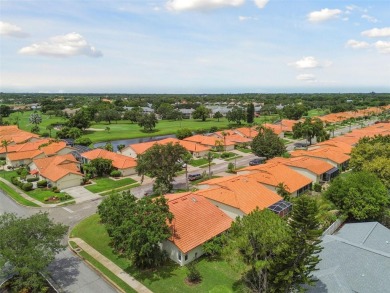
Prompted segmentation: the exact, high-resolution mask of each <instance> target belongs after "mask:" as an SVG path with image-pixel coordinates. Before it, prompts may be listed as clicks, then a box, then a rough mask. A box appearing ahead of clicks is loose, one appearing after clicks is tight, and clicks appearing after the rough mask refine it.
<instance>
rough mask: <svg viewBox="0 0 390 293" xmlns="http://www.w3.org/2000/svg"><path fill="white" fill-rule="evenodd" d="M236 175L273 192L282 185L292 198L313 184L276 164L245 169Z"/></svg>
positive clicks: (304, 177)
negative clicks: (244, 176)
mask: <svg viewBox="0 0 390 293" xmlns="http://www.w3.org/2000/svg"><path fill="white" fill-rule="evenodd" d="M237 174H239V175H246V176H247V177H249V178H252V179H254V180H256V181H257V182H260V183H262V184H264V186H265V187H267V188H269V189H270V190H272V191H275V192H276V191H277V189H278V185H279V184H281V183H282V184H283V185H285V186H286V187H287V191H288V192H289V193H290V194H291V195H292V196H299V195H301V194H303V193H305V192H306V191H308V190H310V188H311V185H312V182H313V180H311V179H310V178H308V177H306V176H303V175H301V174H300V173H298V172H296V171H294V170H291V169H290V168H288V167H286V166H284V165H282V164H278V163H266V164H262V165H257V166H250V167H246V168H243V169H241V170H239V171H238V173H237Z"/></svg>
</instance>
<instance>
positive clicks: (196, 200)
mask: <svg viewBox="0 0 390 293" xmlns="http://www.w3.org/2000/svg"><path fill="white" fill-rule="evenodd" d="M165 197H166V198H167V200H168V206H169V211H170V212H171V213H172V214H173V217H174V218H173V220H172V223H170V228H171V230H172V236H171V237H170V238H169V239H167V240H166V241H163V242H162V243H161V248H162V249H163V250H165V251H166V252H167V253H168V256H169V258H170V259H172V260H173V261H174V262H176V263H178V264H179V265H181V266H183V265H186V264H188V263H190V262H191V261H193V260H195V259H197V258H199V257H200V256H201V255H202V254H203V250H202V245H203V244H204V243H205V242H206V241H208V240H210V239H212V238H214V237H215V236H217V235H219V234H221V233H223V232H224V231H226V230H227V229H229V228H230V226H231V224H232V222H233V221H232V219H231V218H229V217H228V216H227V215H226V214H225V213H224V212H222V211H221V210H219V209H218V208H217V207H215V206H214V205H213V204H212V203H210V202H209V201H208V200H207V199H205V198H204V197H202V196H199V195H196V194H194V193H191V192H185V193H177V194H169V195H165Z"/></svg>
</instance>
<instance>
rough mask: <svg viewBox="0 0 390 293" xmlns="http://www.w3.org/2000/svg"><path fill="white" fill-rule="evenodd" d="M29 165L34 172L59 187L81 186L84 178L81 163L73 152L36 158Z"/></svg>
mask: <svg viewBox="0 0 390 293" xmlns="http://www.w3.org/2000/svg"><path fill="white" fill-rule="evenodd" d="M29 167H30V172H31V173H32V174H39V177H40V179H41V180H43V179H44V180H47V182H48V184H49V185H50V186H52V187H54V186H55V187H57V188H58V189H65V188H70V187H74V186H79V185H80V184H81V183H82V180H83V174H81V172H80V163H79V162H78V161H77V160H76V159H75V158H74V157H73V155H72V154H66V155H60V156H52V157H48V158H39V159H34V160H33V162H32V163H30V164H29Z"/></svg>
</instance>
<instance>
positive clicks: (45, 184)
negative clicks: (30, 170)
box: [37, 180, 47, 187]
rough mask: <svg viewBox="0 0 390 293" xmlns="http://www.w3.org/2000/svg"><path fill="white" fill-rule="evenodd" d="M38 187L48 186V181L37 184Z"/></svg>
mask: <svg viewBox="0 0 390 293" xmlns="http://www.w3.org/2000/svg"><path fill="white" fill-rule="evenodd" d="M37 186H38V187H46V186H47V181H46V180H41V181H38V182H37Z"/></svg>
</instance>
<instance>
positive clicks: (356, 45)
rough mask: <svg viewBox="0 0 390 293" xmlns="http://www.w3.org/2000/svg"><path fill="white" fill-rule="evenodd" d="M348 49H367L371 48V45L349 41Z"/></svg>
mask: <svg viewBox="0 0 390 293" xmlns="http://www.w3.org/2000/svg"><path fill="white" fill-rule="evenodd" d="M345 46H346V47H349V48H353V49H365V48H369V47H370V44H369V43H367V42H360V41H356V40H349V41H348V42H347V43H346V44H345Z"/></svg>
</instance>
